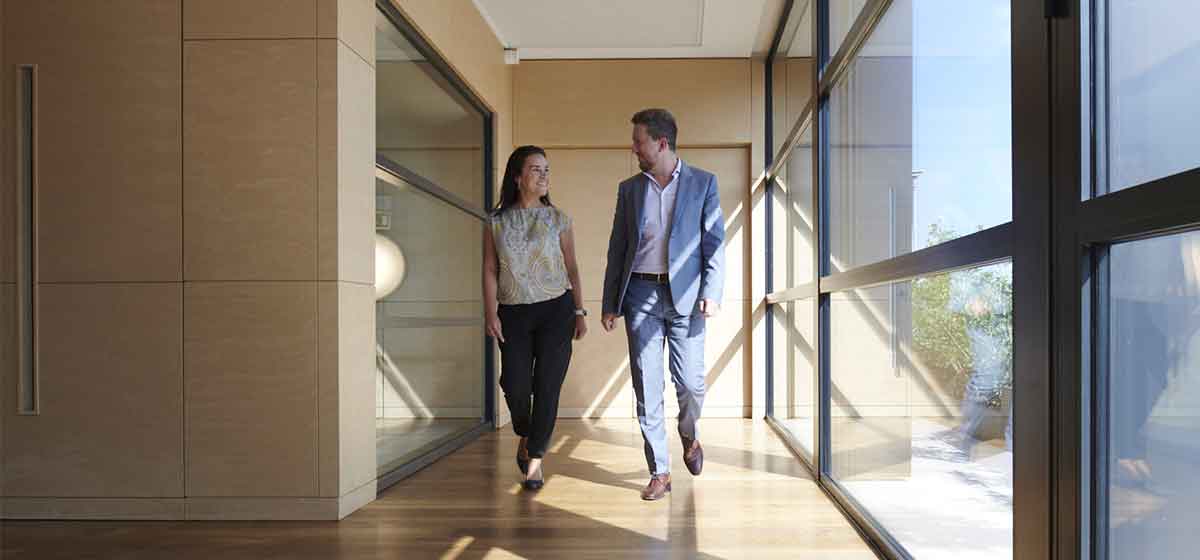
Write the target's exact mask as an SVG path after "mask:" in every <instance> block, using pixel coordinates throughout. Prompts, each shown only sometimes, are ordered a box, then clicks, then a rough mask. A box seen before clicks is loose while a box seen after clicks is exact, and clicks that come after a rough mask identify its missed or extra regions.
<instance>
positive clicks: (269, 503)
mask: <svg viewBox="0 0 1200 560" xmlns="http://www.w3.org/2000/svg"><path fill="white" fill-rule="evenodd" d="M186 505H187V517H186V519H187V520H188V521H336V520H337V519H339V518H338V498H187V500H186Z"/></svg>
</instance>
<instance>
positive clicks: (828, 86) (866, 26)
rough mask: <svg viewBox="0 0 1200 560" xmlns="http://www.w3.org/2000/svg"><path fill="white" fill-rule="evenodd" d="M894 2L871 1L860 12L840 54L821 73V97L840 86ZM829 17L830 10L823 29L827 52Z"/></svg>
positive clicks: (839, 51)
mask: <svg viewBox="0 0 1200 560" xmlns="http://www.w3.org/2000/svg"><path fill="white" fill-rule="evenodd" d="M891 4H892V0H869V1H868V2H867V4H866V5H865V6H863V9H862V11H860V12H858V16H857V17H855V18H854V24H853V25H851V26H850V30H849V31H848V32H846V38H845V39H843V40H842V44H841V45H840V46H839V47H838V52H837V53H836V54H834V55H833V58H831V59H829V63H828V65H826V66H825V67H824V68H823V69H822V71H821V73H820V74H819V77H820V85H819V86H818V88H817V91H818V93H819V94H820V95H821V96H825V95H828V94H829V92H830V91H831V90H833V87H834V86H836V85H837V84H838V82H839V81H840V80H841V79H842V77H843V76H845V75H846V71H847V70H849V68H850V65H851V64H853V63H854V59H855V57H856V56H857V55H858V51H860V50H862V47H863V45H865V44H866V42H867V39H869V38H870V37H871V33H872V32H874V31H875V28H876V27H878V25H879V22H880V21H882V20H883V16H884V14H885V13H887V9H888V7H889V6H891ZM828 16H829V10H828V9H826V11H825V21H826V24H825V25H823V26H822V27H823V28H824V29H825V30H826V35H825V38H824V40H825V42H826V50H827V49H828V39H829V36H828V31H827V30H828V29H829V25H828Z"/></svg>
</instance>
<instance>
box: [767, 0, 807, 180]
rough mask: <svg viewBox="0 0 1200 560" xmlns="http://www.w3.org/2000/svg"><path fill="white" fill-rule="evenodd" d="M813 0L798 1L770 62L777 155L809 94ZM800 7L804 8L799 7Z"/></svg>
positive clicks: (775, 149)
mask: <svg viewBox="0 0 1200 560" xmlns="http://www.w3.org/2000/svg"><path fill="white" fill-rule="evenodd" d="M814 4H816V2H798V3H796V4H795V5H794V7H793V12H792V13H790V14H788V21H787V22H786V24H785V25H784V28H783V32H782V34H781V35H780V39H779V46H778V48H777V50H776V51H775V57H774V58H773V59H772V64H771V115H772V140H773V141H774V145H773V146H772V147H771V154H772V155H773V156H777V155H779V150H780V149H782V148H783V143H784V142H785V141H786V140H787V135H788V133H790V132H791V131H792V128H793V127H794V126H795V125H796V121H797V120H798V119H799V118H800V114H801V112H803V111H804V107H805V105H807V104H808V101H809V99H810V98H811V97H812V87H813V84H812V79H813V58H812V25H813V24H812V18H813V15H812V14H813V6H814ZM800 8H803V10H801V9H800Z"/></svg>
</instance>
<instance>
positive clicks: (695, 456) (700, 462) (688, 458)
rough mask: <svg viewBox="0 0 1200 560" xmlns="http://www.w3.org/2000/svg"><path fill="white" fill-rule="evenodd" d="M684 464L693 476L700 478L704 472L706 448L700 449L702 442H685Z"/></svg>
mask: <svg viewBox="0 0 1200 560" xmlns="http://www.w3.org/2000/svg"><path fill="white" fill-rule="evenodd" d="M683 464H685V465H687V469H688V472H690V473H692V476H699V475H700V471H702V470H704V448H703V447H700V440H695V439H693V440H687V439H685V440H683Z"/></svg>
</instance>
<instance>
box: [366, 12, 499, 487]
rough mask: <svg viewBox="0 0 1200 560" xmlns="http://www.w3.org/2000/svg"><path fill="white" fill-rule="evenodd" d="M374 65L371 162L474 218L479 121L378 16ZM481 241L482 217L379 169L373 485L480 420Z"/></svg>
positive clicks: (479, 199) (480, 186)
mask: <svg viewBox="0 0 1200 560" xmlns="http://www.w3.org/2000/svg"><path fill="white" fill-rule="evenodd" d="M376 60H377V65H376V82H375V84H376V100H375V103H376V107H377V120H376V130H375V138H376V143H377V144H376V154H377V155H383V156H385V157H387V158H388V159H390V160H392V161H393V162H395V163H396V164H398V165H399V166H400V167H404V168H406V169H407V170H409V171H411V172H413V173H416V174H417V175H420V176H422V177H424V178H425V179H428V180H429V181H430V182H431V183H433V184H434V186H435V187H437V188H440V189H441V190H442V191H445V192H447V193H449V194H450V195H452V196H453V197H457V198H458V199H459V200H460V201H461V203H462V204H463V205H465V206H466V207H468V208H479V209H480V210H482V209H483V201H484V197H483V194H484V192H485V191H484V173H483V149H482V148H483V141H484V115H482V114H481V113H479V112H478V111H477V110H476V109H475V108H474V107H473V106H472V105H470V104H469V103H468V102H467V101H466V100H465V99H464V98H463V96H462V95H461V94H460V93H459V92H458V91H457V90H455V89H454V87H453V86H452V85H451V84H450V83H449V82H448V81H447V80H446V79H445V77H444V76H442V75H441V74H439V73H438V70H437V69H436V68H435V67H434V66H432V65H431V64H430V63H429V62H428V61H426V60H425V59H424V58H423V57H422V56H421V55H420V54H419V52H418V50H417V49H416V48H415V47H413V45H412V44H410V43H409V42H408V41H407V40H406V39H405V38H404V35H402V34H401V32H400V30H399V29H397V28H396V27H394V26H393V24H392V22H391V21H390V20H389V19H388V16H387V15H385V14H384V13H383V12H377V20H376ZM351 102H352V101H351ZM443 194H444V193H443ZM482 236H483V221H482V220H481V219H480V218H479V216H477V215H475V214H472V213H470V212H467V211H464V210H463V209H461V208H459V207H457V206H454V205H452V204H449V203H447V202H445V201H444V200H443V199H442V198H438V197H435V196H433V195H432V194H430V193H428V192H426V191H424V190H422V188H420V187H417V186H415V185H412V184H409V183H408V182H406V181H404V180H402V179H400V178H398V177H396V176H394V175H392V174H390V173H388V172H387V171H384V170H382V169H377V170H376V181H375V302H376V304H375V324H376V331H375V339H376V344H375V364H376V376H375V379H374V382H375V387H376V396H375V403H374V405H375V412H376V414H375V417H376V456H377V466H378V472H379V474H380V475H383V474H385V473H387V472H390V471H392V470H394V469H396V468H398V467H400V466H403V465H404V464H405V463H408V462H409V461H411V460H413V459H415V458H417V457H420V456H421V455H424V454H426V453H428V452H430V451H432V450H434V449H435V448H437V447H439V446H440V445H442V444H444V443H446V442H447V441H449V440H450V439H453V438H454V437H455V436H458V435H460V434H462V433H463V432H465V431H468V430H471V429H473V428H475V427H477V426H479V425H480V424H481V423H482V422H484V421H485V418H484V416H485V410H484V407H485V405H484V394H485V393H484V391H485V388H484V379H485V370H484V348H485V346H484V345H485V337H484V332H483V321H482V319H481V317H482V316H483V302H482V285H481V282H482V276H481V274H480V267H481V266H482V262H483V254H482V245H481V244H480V242H479V240H480V239H481V238H482ZM363 404H367V403H363ZM368 406H369V405H368Z"/></svg>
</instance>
